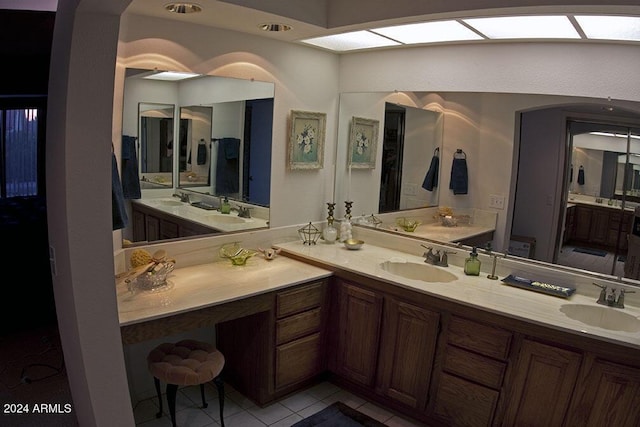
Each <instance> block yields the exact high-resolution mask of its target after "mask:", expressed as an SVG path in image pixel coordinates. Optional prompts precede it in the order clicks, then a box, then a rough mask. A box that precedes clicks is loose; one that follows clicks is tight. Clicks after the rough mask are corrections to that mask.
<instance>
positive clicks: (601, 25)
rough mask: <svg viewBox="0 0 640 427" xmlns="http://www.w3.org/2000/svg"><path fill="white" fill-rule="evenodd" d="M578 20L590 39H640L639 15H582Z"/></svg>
mask: <svg viewBox="0 0 640 427" xmlns="http://www.w3.org/2000/svg"><path fill="white" fill-rule="evenodd" d="M575 18H576V21H578V24H580V27H581V28H582V30H583V31H584V33H585V34H586V36H587V37H588V38H590V39H599V40H627V41H640V17H638V16H580V15H575Z"/></svg>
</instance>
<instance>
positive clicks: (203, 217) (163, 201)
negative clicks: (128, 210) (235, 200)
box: [132, 197, 268, 232]
mask: <svg viewBox="0 0 640 427" xmlns="http://www.w3.org/2000/svg"><path fill="white" fill-rule="evenodd" d="M132 202H133V203H138V204H141V205H144V206H147V207H150V208H153V209H156V210H159V211H161V212H164V213H166V214H169V215H173V216H177V217H180V218H183V219H186V220H189V221H193V222H196V223H199V224H202V225H205V226H207V227H211V228H214V229H216V230H219V231H223V232H227V231H244V230H252V229H255V228H265V227H268V221H267V220H266V219H262V218H257V217H251V218H241V217H239V216H238V212H237V211H235V210H232V211H231V213H230V214H221V213H220V212H219V211H217V210H206V209H201V208H197V207H195V206H191V205H190V204H189V203H184V202H181V201H180V200H179V199H178V198H176V197H159V198H143V199H136V200H132Z"/></svg>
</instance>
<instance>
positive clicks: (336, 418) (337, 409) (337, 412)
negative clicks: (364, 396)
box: [293, 402, 385, 427]
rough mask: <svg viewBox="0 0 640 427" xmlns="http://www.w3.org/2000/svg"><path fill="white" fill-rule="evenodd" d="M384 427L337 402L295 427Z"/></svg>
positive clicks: (299, 422) (296, 424)
mask: <svg viewBox="0 0 640 427" xmlns="http://www.w3.org/2000/svg"><path fill="white" fill-rule="evenodd" d="M311 426H322V427H357V426H367V427H384V426H385V424H383V423H381V422H380V421H376V420H374V419H373V418H371V417H370V416H368V415H365V414H363V413H361V412H358V411H356V410H355V409H353V408H350V407H349V406H347V405H345V404H344V403H342V402H335V403H334V404H332V405H330V406H327V407H326V408H324V409H323V410H322V411H320V412H317V413H315V414H314V415H312V416H310V417H308V418H305V419H304V420H302V421H298V422H297V423H295V424H294V425H293V427H311Z"/></svg>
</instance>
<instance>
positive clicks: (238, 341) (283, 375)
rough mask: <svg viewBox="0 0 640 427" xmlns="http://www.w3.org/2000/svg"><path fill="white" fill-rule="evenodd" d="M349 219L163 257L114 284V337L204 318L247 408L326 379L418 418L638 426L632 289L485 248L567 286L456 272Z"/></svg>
mask: <svg viewBox="0 0 640 427" xmlns="http://www.w3.org/2000/svg"><path fill="white" fill-rule="evenodd" d="M355 231H356V233H358V237H359V238H362V239H364V240H365V241H366V242H367V243H365V244H364V246H363V247H362V249H360V250H355V251H351V250H347V249H346V248H345V247H344V246H343V245H341V244H339V243H336V244H325V243H323V242H322V241H320V242H318V244H317V245H311V246H309V245H304V244H303V243H302V242H301V241H300V240H295V239H285V240H287V242H285V243H281V244H278V245H277V247H278V248H280V249H281V255H280V256H278V257H277V258H276V259H274V260H271V261H267V260H265V259H263V258H259V257H254V258H252V259H250V260H249V262H248V263H247V265H246V266H242V267H237V266H232V265H231V264H230V263H229V262H228V261H216V262H208V263H205V264H195V265H189V266H186V267H183V268H177V269H176V270H175V271H174V273H173V275H172V276H171V277H170V280H171V281H172V282H173V284H174V287H173V289H171V290H169V291H168V292H166V293H165V294H164V295H163V293H157V294H153V293H151V294H143V293H137V294H135V293H134V294H132V293H131V292H129V291H128V290H127V289H126V288H124V287H122V286H120V287H119V289H118V303H119V312H120V324H121V331H122V337H123V342H124V343H125V344H133V343H138V342H144V341H146V340H151V339H154V338H159V337H162V336H165V335H170V334H172V333H177V332H181V331H187V330H191V329H195V328H199V327H203V326H213V325H215V326H216V340H217V345H218V347H219V348H220V349H221V351H222V352H223V353H224V354H225V357H226V369H227V374H225V375H226V378H227V380H228V381H229V382H230V383H231V384H232V385H233V386H234V387H235V388H236V389H238V390H239V391H241V392H242V393H243V394H245V395H246V396H248V397H249V398H251V399H252V400H254V401H255V402H256V403H258V404H260V405H266V404H268V403H270V402H273V401H275V400H277V399H279V398H281V397H284V396H286V395H287V394H289V393H291V392H293V391H296V390H299V389H301V388H303V387H305V386H307V385H309V384H312V383H314V382H315V381H318V380H319V379H320V378H324V377H326V376H328V377H329V378H330V379H331V380H332V381H334V382H336V383H338V384H340V385H341V386H342V387H344V388H345V389H347V390H350V391H352V392H354V393H356V394H358V395H360V396H363V397H365V398H367V399H370V400H372V401H375V402H378V403H379V404H381V405H383V406H385V407H387V408H390V409H392V410H394V411H397V412H399V413H402V414H405V415H408V416H411V417H414V418H416V419H418V420H422V421H424V422H428V423H429V422H430V423H434V422H435V423H443V424H446V425H506V426H513V425H549V426H552V425H576V426H583V425H597V426H600V425H602V426H605V425H607V426H608V425H616V426H637V425H638V421H639V420H640V406H638V405H637V402H638V399H640V304H638V298H637V297H638V295H637V294H632V295H630V296H629V297H628V299H627V307H626V308H625V309H621V310H619V309H614V308H610V307H604V306H602V305H598V304H596V302H595V301H596V299H597V297H598V292H599V289H598V288H596V287H595V286H593V285H592V284H591V283H590V281H591V280H593V279H592V278H580V277H575V276H576V275H570V274H567V273H559V272H555V271H551V270H550V269H545V268H543V267H537V266H536V267H534V266H532V264H528V263H525V262H522V261H519V260H515V259H514V260H510V259H507V260H502V259H501V260H499V266H498V271H497V273H498V274H499V275H500V277H501V278H502V277H504V276H506V274H511V273H514V274H520V275H523V276H529V277H531V276H533V277H540V278H541V280H545V279H546V280H551V278H555V280H559V281H560V282H561V283H569V284H571V285H574V286H576V288H577V291H576V293H575V294H573V295H572V296H571V297H569V298H559V297H555V296H550V295H546V294H541V293H536V292H530V291H527V290H523V289H520V288H515V287H512V286H508V285H506V284H504V283H503V282H502V281H500V280H490V279H488V278H487V277H486V266H487V265H488V262H489V258H488V256H487V255H484V254H481V255H480V256H481V257H482V261H483V265H484V266H485V269H484V271H485V274H481V275H480V276H475V277H471V276H465V275H464V273H463V271H462V268H461V267H460V265H461V264H460V259H461V258H463V257H464V256H465V255H466V254H465V253H460V254H452V255H451V257H450V262H451V266H450V267H446V268H445V267H436V266H432V265H427V264H425V263H424V262H423V258H422V257H421V256H420V255H419V254H420V253H422V251H423V249H422V248H421V247H420V241H419V240H416V239H411V238H407V237H404V236H393V235H388V234H385V233H380V232H379V231H376V230H370V229H366V228H363V229H357V230H355ZM283 255H286V256H283ZM390 263H392V264H393V265H394V268H389V265H390ZM408 270H411V271H412V272H415V271H418V272H421V273H422V272H424V275H423V276H420V278H415V277H414V278H410V276H411V275H408V274H407V273H406V272H407V271H408ZM619 286H623V285H619ZM629 290H631V289H629ZM583 311H584V312H587V314H589V312H590V311H593V312H595V313H596V315H594V316H586V317H580V316H581V314H580V313H582V312H583ZM613 313H616V314H617V315H619V316H620V319H616V318H612V319H609V317H611V316H612V315H613ZM585 322H587V323H585ZM589 322H591V324H589ZM594 322H595V323H594ZM598 322H600V323H598ZM603 322H609V323H603Z"/></svg>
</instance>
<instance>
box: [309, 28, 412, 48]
mask: <svg viewBox="0 0 640 427" xmlns="http://www.w3.org/2000/svg"><path fill="white" fill-rule="evenodd" d="M301 41H302V42H303V43H308V44H312V45H315V46H320V47H324V48H326V49H331V50H337V51H346V50H355V49H367V48H374V47H384V46H398V45H400V43H398V42H397V41H395V40H390V39H388V38H386V37H382V36H380V35H378V34H375V33H372V32H370V31H353V32H351V33H343V34H335V35H333V36H326V37H316V38H312V39H306V40H301Z"/></svg>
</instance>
